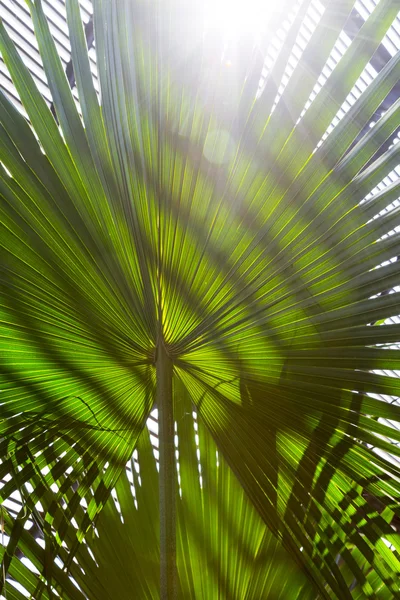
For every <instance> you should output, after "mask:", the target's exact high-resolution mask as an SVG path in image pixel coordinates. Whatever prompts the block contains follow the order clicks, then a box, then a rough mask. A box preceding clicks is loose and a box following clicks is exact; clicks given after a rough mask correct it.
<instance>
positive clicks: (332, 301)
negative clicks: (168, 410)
mask: <svg viewBox="0 0 400 600" xmlns="http://www.w3.org/2000/svg"><path fill="white" fill-rule="evenodd" d="M28 3H29V5H30V9H31V12H32V17H33V21H34V25H35V34H36V38H37V41H38V44H39V48H40V52H41V56H42V60H43V65H44V69H45V72H46V75H47V80H48V82H49V86H50V89H51V93H52V97H53V101H54V106H55V111H56V115H57V119H58V122H57V121H56V120H55V119H54V116H53V114H52V112H51V111H50V109H49V108H48V106H47V104H46V102H45V100H44V99H43V97H42V96H41V94H40V92H39V91H38V90H37V88H36V87H35V84H34V82H33V80H32V77H31V75H30V74H29V71H28V69H27V67H26V66H25V65H24V64H23V62H22V60H21V59H20V57H19V55H18V52H17V50H16V48H15V46H14V44H13V42H12V40H11V39H10V37H9V35H8V34H7V31H6V29H5V27H4V26H3V25H2V24H1V25H0V50H1V52H2V55H3V58H4V61H5V63H6V65H7V67H8V69H9V72H10V74H11V76H12V79H13V81H14V84H15V87H16V89H17V90H18V93H19V95H20V98H21V101H22V103H23V106H24V108H25V110H26V113H27V115H28V117H29V122H28V121H26V120H25V119H24V117H23V116H22V115H21V114H19V112H18V111H17V109H16V108H15V107H14V106H13V105H12V104H11V103H10V102H9V101H8V100H7V98H6V97H5V96H4V95H0V127H1V132H0V161H1V163H2V165H3V166H1V169H0V221H1V236H0V248H1V279H0V284H1V306H0V319H1V323H2V328H1V337H0V355H1V365H0V389H1V402H2V421H1V422H0V436H1V437H0V448H1V463H0V478H1V479H3V478H5V480H6V483H5V485H4V486H3V487H2V488H1V492H0V493H1V498H2V500H5V499H7V498H9V497H10V496H11V495H12V494H14V493H15V492H19V494H20V496H21V508H20V512H19V513H18V514H17V515H14V514H13V513H12V511H9V510H7V509H5V508H4V509H3V513H2V514H3V516H2V520H3V521H4V526H5V532H6V534H7V536H8V544H7V545H6V547H5V549H4V548H3V549H2V556H3V565H4V571H6V572H7V573H8V574H9V577H10V578H12V579H14V580H16V581H19V582H20V583H21V584H22V585H23V586H24V587H25V589H26V590H28V592H29V593H30V594H31V597H32V598H34V599H35V600H38V599H39V598H43V599H47V598H52V597H54V595H56V594H58V595H59V596H61V597H62V598H65V599H66V600H75V599H82V598H84V597H88V598H91V599H96V600H102V599H103V598H104V599H108V598H110V599H111V598H119V599H121V600H123V599H124V598H126V599H128V598H132V597H135V598H138V599H140V600H142V599H144V598H149V599H152V598H154V599H157V598H158V597H159V596H160V589H159V562H160V552H159V542H160V539H159V530H158V523H159V506H158V480H159V477H158V474H157V469H156V461H155V458H154V455H153V452H152V449H151V445H150V441H149V434H148V431H147V429H146V427H145V423H146V420H147V418H148V415H149V413H150V411H151V409H152V408H153V407H154V402H155V397H156V392H155V390H156V386H157V382H156V368H155V360H156V348H157V346H158V344H159V342H160V335H161V336H162V339H163V342H164V344H165V348H166V349H167V352H168V354H169V357H170V359H171V361H172V364H173V382H172V383H173V398H174V418H175V423H176V431H177V435H178V440H179V441H178V445H179V448H178V449H179V459H178V460H177V462H178V464H179V482H178V478H177V477H176V498H177V500H176V502H177V523H176V530H177V567H178V591H177V595H178V597H179V598H182V599H187V598H193V599H197V600H217V599H221V600H228V599H229V600H230V599H232V600H244V599H247V600H260V599H264V598H265V599H267V598H268V599H270V598H277V599H279V598H282V600H283V599H287V598H290V599H294V600H295V599H296V598H298V599H304V600H307V599H310V600H311V599H313V598H315V597H316V596H317V595H318V597H321V598H340V599H341V600H345V599H351V598H359V599H361V598H379V599H386V598H387V599H390V598H396V597H399V596H400V592H399V584H398V580H399V571H400V556H399V552H400V544H399V537H398V533H397V532H398V528H397V529H396V523H398V521H397V520H398V519H399V517H400V512H399V497H400V471H399V468H398V464H397V463H396V462H395V461H393V460H392V459H391V457H390V456H389V455H398V454H400V449H399V447H397V446H396V445H394V444H392V443H391V440H392V441H400V433H399V431H398V430H397V429H395V428H392V427H389V426H388V425H387V424H385V423H384V422H382V420H383V419H386V420H389V421H393V422H396V421H400V408H399V407H398V406H396V405H394V404H390V403H387V402H385V401H384V400H379V399H377V397H376V396H377V395H381V394H384V395H393V396H399V395H400V394H399V391H400V380H399V379H398V378H396V377H393V376H390V375H388V374H387V373H386V372H387V371H388V370H396V369H399V365H400V358H399V355H398V351H397V350H393V349H389V348H388V347H387V346H388V345H390V344H393V343H394V342H398V341H399V333H400V328H399V326H398V325H383V326H381V325H380V323H381V322H383V320H385V319H386V318H387V317H390V316H393V315H395V314H397V313H398V306H399V300H398V294H397V293H392V294H382V292H384V291H386V290H388V289H391V288H393V287H394V286H396V285H398V283H399V273H400V263H399V262H398V261H397V262H389V263H388V264H386V266H381V267H380V268H379V269H376V267H377V266H378V265H381V264H382V263H384V262H385V261H389V260H390V259H391V258H393V257H396V256H397V255H398V254H399V237H398V234H395V235H391V236H387V235H386V234H387V233H388V232H390V231H392V230H393V229H394V227H395V226H397V225H398V224H399V212H398V210H395V211H392V212H391V213H390V214H388V215H386V216H383V217H380V218H377V219H373V218H372V217H374V216H375V215H376V214H378V213H379V212H380V211H381V210H382V209H383V208H384V207H385V206H387V205H388V204H389V203H390V202H391V201H392V200H393V199H395V198H397V197H398V194H399V184H398V183H396V184H393V185H392V186H391V187H387V188H386V189H385V190H384V191H382V192H381V193H380V194H377V195H375V196H373V197H372V198H371V199H369V200H368V201H366V202H362V200H363V199H364V198H365V196H366V195H367V194H368V193H369V192H370V191H371V189H372V188H373V187H374V186H375V185H377V184H378V183H379V182H380V181H381V180H382V179H383V178H384V177H385V176H386V175H387V173H389V172H390V170H391V169H393V167H394V166H396V165H397V163H398V162H399V153H400V148H399V147H400V144H398V145H395V146H393V147H392V148H389V149H388V150H387V151H386V152H384V153H383V154H382V155H381V156H380V157H379V158H378V159H376V157H375V155H376V153H377V151H378V150H379V149H380V148H381V146H382V144H383V143H384V142H385V140H387V139H388V137H389V136H390V135H391V134H392V133H393V131H395V130H396V128H397V127H398V126H399V110H400V104H399V102H400V101H398V102H396V103H394V104H393V106H392V107H391V108H390V109H389V110H388V111H387V112H386V114H385V115H384V116H382V118H381V119H380V120H379V121H378V123H377V124H376V125H375V126H374V128H373V129H371V130H369V131H368V133H367V134H365V135H364V136H363V137H362V138H361V139H360V138H359V134H360V132H361V131H362V130H363V128H364V127H365V126H366V124H367V123H368V122H369V120H370V118H371V116H372V115H373V114H374V113H375V111H376V110H377V108H378V107H379V106H380V104H381V103H382V101H383V100H384V99H385V97H386V96H387V94H388V93H389V92H390V91H391V89H392V88H393V87H394V85H395V84H396V83H397V82H398V80H399V76H400V56H399V55H396V56H394V57H393V58H392V59H391V60H390V61H389V62H388V63H387V64H386V65H385V66H384V67H383V69H382V70H381V71H380V73H379V74H378V75H377V77H376V78H375V80H374V81H373V83H371V85H370V86H369V87H368V88H367V89H366V90H365V91H364V92H363V94H362V95H361V97H360V98H359V99H358V101H357V102H356V103H355V104H354V105H353V106H352V107H351V109H350V110H349V111H348V112H347V113H346V115H345V116H344V117H343V118H342V120H341V121H340V123H339V124H338V125H337V126H336V127H335V128H334V129H333V131H332V132H331V133H330V134H329V136H328V137H327V138H326V140H325V141H324V142H323V144H322V145H319V146H318V147H317V143H318V142H319V140H320V139H321V137H322V136H323V134H324V133H325V132H326V130H327V128H328V126H329V125H330V123H331V121H332V118H333V117H334V116H335V114H336V112H337V110H338V108H339V107H340V106H341V104H342V103H343V101H344V100H345V98H346V96H347V94H348V93H349V92H350V90H351V89H352V87H353V86H354V84H355V82H356V81H357V79H358V77H359V76H360V74H361V73H362V71H363V69H364V68H365V66H366V64H367V63H368V61H369V60H370V58H371V56H372V55H373V54H374V52H375V51H376V49H377V47H378V46H379V43H380V41H381V39H382V37H383V35H384V34H385V32H386V30H387V29H388V27H389V26H390V24H391V23H392V21H393V19H394V18H395V16H396V14H397V12H398V4H397V2H392V1H391V0H381V1H380V2H379V4H378V6H377V7H376V9H375V10H374V12H373V13H372V15H371V16H370V17H369V19H368V20H367V21H366V22H365V24H364V25H363V26H362V28H361V29H360V31H359V32H358V33H357V34H356V35H355V38H354V40H353V41H352V44H351V46H350V48H349V49H348V51H347V52H346V53H345V55H344V56H343V58H342V59H341V60H340V62H339V64H338V65H337V67H336V69H335V70H334V71H333V73H332V75H331V76H330V77H329V79H328V81H327V82H326V84H325V85H324V86H323V87H322V89H321V91H320V92H319V94H318V95H317V97H316V98H315V100H314V101H313V102H312V103H311V105H310V106H309V107H308V109H307V111H306V112H305V114H304V115H303V114H302V111H303V108H304V105H305V103H306V101H307V99H308V98H309V96H310V93H311V91H312V90H313V87H314V85H315V84H316V82H317V80H318V77H319V75H320V73H321V70H322V68H323V67H324V65H325V63H326V60H327V58H328V57H329V55H330V52H331V50H332V48H333V46H334V44H335V42H336V40H337V37H338V35H339V33H340V32H341V30H342V28H343V25H344V23H345V22H346V19H347V18H348V16H349V14H350V12H351V10H352V8H353V2H352V1H351V0H343V1H341V2H340V3H337V2H328V3H327V6H326V9H325V12H324V15H323V17H322V19H321V21H320V23H319V25H318V27H317V28H316V30H315V31H314V33H313V36H312V38H311V40H310V42H309V44H308V47H307V49H306V50H305V52H304V53H303V55H302V56H301V57H300V59H299V62H298V64H297V66H296V68H295V71H294V73H293V75H292V76H291V78H290V80H289V82H288V84H287V86H286V87H285V89H284V91H283V94H282V97H281V98H280V101H279V102H278V104H277V105H276V106H275V107H274V109H273V110H272V108H273V103H274V99H275V97H276V92H277V89H278V87H279V84H280V82H281V79H282V75H283V73H284V70H285V67H286V64H287V60H288V57H289V55H290V52H291V50H292V47H293V43H294V41H295V39H296V36H297V34H298V30H299V27H300V25H301V22H302V19H303V16H304V12H305V11H306V10H307V6H308V3H305V2H304V3H303V4H302V8H301V10H300V12H299V14H298V17H297V18H296V19H294V21H293V23H292V26H291V29H290V31H289V33H288V35H287V39H286V43H285V44H284V45H283V48H282V50H281V53H280V55H279V56H278V58H277V60H276V62H275V64H274V66H273V68H272V69H271V71H270V73H269V75H268V77H267V80H266V83H265V87H264V89H263V92H262V93H261V94H257V90H258V83H259V79H260V73H261V67H262V65H260V64H259V59H258V53H257V49H256V48H253V47H252V46H251V45H250V46H249V48H248V50H249V52H248V60H247V62H246V63H245V64H244V65H243V64H241V63H240V58H241V56H242V55H241V54H240V53H238V59H237V63H235V61H233V63H232V64H231V65H228V64H227V63H226V61H225V62H224V61H222V62H221V61H220V55H221V52H220V50H221V48H220V47H219V46H218V44H219V45H220V43H221V42H220V41H218V40H217V42H216V41H215V40H214V45H213V44H212V43H211V42H212V40H210V39H209V37H210V36H208V37H207V36H206V35H204V31H203V28H202V15H201V3H197V4H196V3H195V2H194V3H193V6H192V3H191V4H190V9H189V8H188V5H187V3H185V2H176V1H174V0H165V1H163V2H160V3H158V2H153V1H151V2H143V1H141V0H134V1H133V0H95V1H94V26H95V43H96V58H97V69H98V74H99V81H100V98H101V102H100V101H99V97H98V95H97V93H96V90H95V87H94V82H93V79H92V76H91V72H90V66H89V58H88V53H87V49H86V42H85V38H84V32H83V28H82V23H81V18H80V12H79V5H78V2H77V0H67V16H68V26H69V34H70V41H71V49H72V60H73V66H74V73H75V77H76V83H77V89H78V94H79V107H80V108H79V110H78V108H77V106H76V104H75V101H74V98H73V96H72V93H71V90H70V88H69V84H68V81H67V79H66V77H65V74H64V72H63V68H62V63H61V60H60V58H59V57H58V55H57V51H56V47H55V45H54V42H53V39H52V37H51V34H50V31H49V28H48V24H47V21H46V18H45V15H44V12H43V9H42V6H41V3H40V1H38V0H36V1H35V2H32V1H29V2H28ZM339 4H340V10H339V8H338V5H339ZM290 7H291V5H290V2H287V3H286V4H285V8H286V9H287V10H288V9H289V8H290ZM279 18H281V17H276V21H275V22H273V23H272V24H271V30H274V28H277V27H278V25H279ZM310 65H312V68H311V66H310ZM79 111H81V113H80V112H79ZM300 117H301V119H300ZM316 147H317V148H316ZM160 332H161V333H160ZM385 373H386V374H385ZM193 410H195V413H196V415H197V417H196V420H195V421H194V420H193V417H192V416H191V415H192V412H193ZM194 423H196V426H197V427H198V431H197V437H195V430H194ZM197 423H198V424H197ZM197 444H198V447H197ZM135 448H136V449H137V452H138V465H139V468H140V478H139V475H138V473H137V472H136V471H135V468H132V473H133V478H134V481H133V486H134V489H135V494H136V503H135V501H134V496H133V493H132V489H131V487H132V486H131V483H132V482H130V481H129V479H128V474H127V472H126V463H127V462H128V461H130V460H131V457H132V453H133V451H134V449H135ZM198 454H199V455H200V459H199V458H198ZM199 463H200V465H201V481H200V477H199ZM112 490H115V493H116V496H117V499H118V502H119V507H120V509H119V510H118V509H117V506H116V504H115V501H114V499H113V497H112V496H111V492H112ZM28 525H29V527H28ZM38 540H39V541H40V543H39V542H38ZM385 540H386V541H387V542H390V543H391V544H392V546H391V547H390V548H389V547H388V545H387V544H386V543H385ZM23 557H26V558H28V559H29V560H30V561H31V562H32V563H33V564H34V565H35V568H36V571H32V570H30V569H29V568H28V567H27V566H26V565H25V564H24V562H23V560H22V558H23ZM56 557H57V559H56ZM60 560H61V563H60ZM70 575H71V576H72V577H73V578H74V580H75V582H76V583H78V585H79V586H80V589H81V591H79V590H78V588H77V587H76V586H75V585H74V582H73V581H72V580H71V579H70ZM133 590H134V591H133ZM22 597H23V596H22V594H21V592H20V591H18V590H17V589H15V588H13V587H12V586H11V584H7V598H8V599H10V598H12V599H14V598H16V599H20V598H22Z"/></svg>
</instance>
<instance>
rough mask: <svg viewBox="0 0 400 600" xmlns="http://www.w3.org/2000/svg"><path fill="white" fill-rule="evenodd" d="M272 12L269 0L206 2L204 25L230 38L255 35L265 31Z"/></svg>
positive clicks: (272, 6) (211, 0)
mask: <svg viewBox="0 0 400 600" xmlns="http://www.w3.org/2000/svg"><path fill="white" fill-rule="evenodd" d="M275 10H276V9H275ZM273 11H274V4H273V3H272V2H271V0H207V12H206V25H207V27H209V28H210V29H219V30H221V31H223V32H224V33H225V35H227V36H228V37H230V38H234V37H237V36H240V35H243V34H253V35H257V34H260V33H262V32H263V31H265V29H266V27H267V25H268V22H269V20H270V18H271V14H272V12H273Z"/></svg>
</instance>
